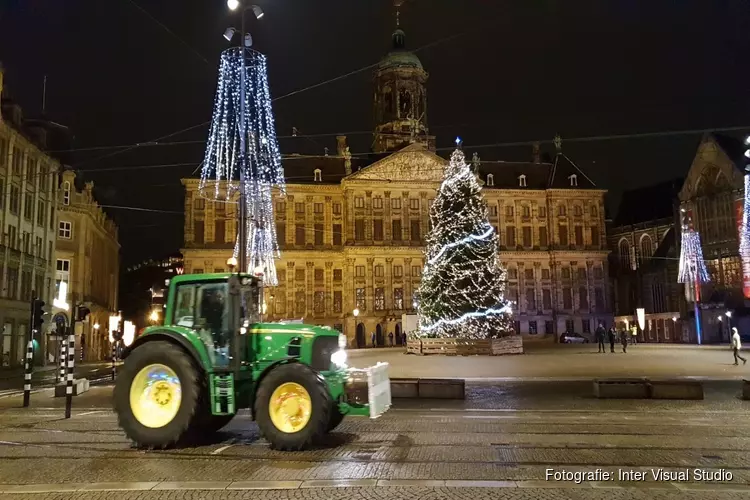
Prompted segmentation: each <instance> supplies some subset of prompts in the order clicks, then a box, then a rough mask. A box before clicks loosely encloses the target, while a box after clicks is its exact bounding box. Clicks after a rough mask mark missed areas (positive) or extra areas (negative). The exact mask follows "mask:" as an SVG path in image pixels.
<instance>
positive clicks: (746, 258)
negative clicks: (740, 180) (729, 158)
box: [740, 174, 750, 264]
mask: <svg viewBox="0 0 750 500" xmlns="http://www.w3.org/2000/svg"><path fill="white" fill-rule="evenodd" d="M748 214H750V174H745V200H744V203H743V206H742V227H741V228H740V257H742V262H743V264H744V263H745V262H750V227H749V226H750V218H749V217H748Z"/></svg>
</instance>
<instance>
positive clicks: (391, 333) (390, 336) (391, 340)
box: [388, 332, 393, 347]
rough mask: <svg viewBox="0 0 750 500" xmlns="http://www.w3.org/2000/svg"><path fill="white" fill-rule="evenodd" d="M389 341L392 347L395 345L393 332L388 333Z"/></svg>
mask: <svg viewBox="0 0 750 500" xmlns="http://www.w3.org/2000/svg"><path fill="white" fill-rule="evenodd" d="M388 342H390V343H391V347H393V332H390V333H389V334H388Z"/></svg>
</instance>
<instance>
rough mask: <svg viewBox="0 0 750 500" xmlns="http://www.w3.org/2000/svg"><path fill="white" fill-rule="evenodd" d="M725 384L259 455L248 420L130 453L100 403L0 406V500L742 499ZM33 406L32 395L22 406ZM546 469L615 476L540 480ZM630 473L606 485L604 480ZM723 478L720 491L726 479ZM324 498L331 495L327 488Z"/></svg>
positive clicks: (359, 429)
mask: <svg viewBox="0 0 750 500" xmlns="http://www.w3.org/2000/svg"><path fill="white" fill-rule="evenodd" d="M738 391H739V385H738V383H737V382H712V383H707V384H706V400H704V401H690V402H667V401H649V400H646V401H608V400H595V399H593V398H591V397H590V392H591V387H590V383H586V384H584V383H550V382H547V383H526V384H515V383H510V384H506V385H505V386H504V387H500V388H498V387H489V386H481V387H474V386H469V388H468V389H467V399H466V400H465V401H459V402H439V401H421V402H418V401H397V402H396V407H395V408H394V409H393V410H391V411H390V412H388V413H387V414H386V415H384V416H383V417H382V418H380V419H378V420H374V421H373V420H368V419H356V418H351V419H345V421H344V422H343V423H342V424H341V425H340V426H339V428H337V429H336V431H335V432H333V433H332V434H331V436H330V438H329V440H328V442H327V443H325V444H324V445H322V446H320V447H319V448H317V449H314V450H310V451H305V452H298V453H283V452H276V451H273V450H270V449H269V448H268V446H267V444H266V443H265V442H264V441H263V440H262V439H261V438H260V437H259V435H258V432H257V427H256V426H255V424H254V423H253V422H252V421H251V419H250V416H249V415H248V414H245V413H242V414H240V415H238V416H237V417H236V418H235V419H234V420H233V421H232V422H231V423H230V424H229V425H228V426H227V427H226V428H225V429H223V430H222V431H221V432H220V433H219V434H218V435H217V436H214V437H213V439H208V438H207V440H206V442H204V443H201V444H198V445H195V446H191V447H186V448H180V449H173V450H167V451H162V452H146V451H141V450H136V449H133V448H131V446H130V444H129V443H128V442H127V440H126V439H125V437H124V436H123V434H122V432H121V431H120V430H119V429H118V428H117V426H116V419H115V417H114V415H113V414H112V413H111V411H110V410H109V408H110V407H111V402H110V396H111V394H110V393H111V389H110V388H107V387H96V388H93V389H92V390H91V391H89V392H88V393H86V394H84V395H82V396H80V397H77V398H76V399H75V410H74V413H73V418H71V419H69V420H65V419H63V418H62V416H63V413H62V403H63V400H62V399H54V398H50V397H48V396H38V397H36V398H34V399H33V400H32V408H30V409H23V408H19V407H18V406H19V403H20V399H17V398H16V399H15V400H14V399H13V398H8V399H7V400H3V401H2V402H0V496H3V497H5V498H11V499H22V498H33V499H35V500H39V499H41V498H44V499H45V500H46V499H48V498H74V499H82V500H83V499H92V500H93V499H99V498H111V496H112V494H113V492H115V491H116V492H117V493H116V495H117V498H118V499H119V498H123V499H129V498H133V499H139V500H149V499H163V498H196V499H197V498H204V499H211V498H253V499H285V498H288V499H292V498H305V499H316V498H321V499H338V498H341V499H343V498H347V499H371V498H377V499H379V498H396V499H398V498H403V499H433V498H435V499H437V498H446V499H452V498H457V499H464V498H465V499H472V500H481V499H482V498H493V499H505V498H508V499H529V500H531V499H541V500H544V499H547V498H549V499H599V498H601V499H604V498H608V499H611V498H614V499H620V498H622V499H625V498H635V499H640V498H643V499H646V498H655V499H677V498H680V499H682V498H688V499H690V498H696V499H697V498H701V499H704V498H717V499H718V498H722V499H723V498H726V499H730V498H732V499H733V498H738V499H739V498H747V497H748V494H749V493H750V455H748V453H747V450H748V448H749V447H750V421H749V420H748V419H747V418H746V415H747V410H748V408H749V407H750V402H745V401H741V400H739V399H738V398H737V392H738ZM35 396H37V395H35ZM660 468H661V469H663V470H665V471H673V472H676V471H684V470H688V471H689V472H690V474H692V471H693V470H694V469H705V470H707V471H719V470H722V469H723V470H724V471H725V473H724V477H723V478H722V479H723V480H722V481H718V482H717V481H705V482H697V481H693V480H690V481H675V480H671V481H661V482H660V481H654V480H653V479H652V477H651V470H652V469H654V470H656V469H660ZM548 469H553V470H554V471H558V472H559V471H563V470H564V471H568V472H571V473H572V472H591V473H593V472H594V471H596V470H597V469H600V470H601V472H602V473H603V472H609V473H612V474H615V476H613V479H612V480H603V481H591V480H589V479H600V478H599V477H593V478H582V480H581V481H579V482H578V483H576V482H574V481H564V482H563V481H553V480H547V478H546V473H547V470H548ZM631 470H632V471H643V472H645V473H646V477H645V478H644V479H643V480H642V481H624V480H623V481H620V480H619V479H618V477H617V476H616V474H617V473H618V472H619V471H631ZM727 472H728V473H731V475H732V478H731V480H729V479H728V477H727V475H726V473H727ZM334 486H336V487H334Z"/></svg>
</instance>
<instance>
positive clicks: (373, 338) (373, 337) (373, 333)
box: [370, 332, 375, 347]
mask: <svg viewBox="0 0 750 500" xmlns="http://www.w3.org/2000/svg"><path fill="white" fill-rule="evenodd" d="M370 339H372V346H373V347H375V332H372V335H370Z"/></svg>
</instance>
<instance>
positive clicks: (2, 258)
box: [0, 68, 60, 367]
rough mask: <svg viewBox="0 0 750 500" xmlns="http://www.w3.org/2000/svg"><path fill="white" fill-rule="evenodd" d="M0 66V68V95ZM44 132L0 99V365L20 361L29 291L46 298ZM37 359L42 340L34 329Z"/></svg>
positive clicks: (49, 204)
mask: <svg viewBox="0 0 750 500" xmlns="http://www.w3.org/2000/svg"><path fill="white" fill-rule="evenodd" d="M2 97H6V96H3V71H2V68H0V98H2ZM43 149H44V134H43V132H42V131H41V130H39V129H37V128H35V127H29V126H28V123H27V122H25V121H24V120H23V117H22V113H21V108H20V107H19V106H18V105H16V104H14V103H12V102H11V101H10V100H9V99H7V98H5V99H3V100H2V113H0V228H2V230H0V328H2V330H0V367H6V366H20V365H22V364H23V359H24V357H25V349H26V343H27V341H28V339H29V333H30V332H29V317H30V313H31V307H30V301H31V299H32V292H34V293H35V294H36V295H37V296H38V297H39V298H41V299H42V300H44V301H45V302H48V303H49V302H51V301H52V293H53V291H54V289H53V287H52V278H53V276H54V274H53V273H54V266H53V263H54V247H55V237H56V234H57V232H56V231H57V222H56V221H57V214H56V209H55V199H56V195H57V175H58V171H59V169H60V165H59V163H58V162H57V161H56V160H55V159H53V158H51V157H50V156H48V155H46V154H45V153H44V152H43ZM36 339H37V340H38V341H39V346H40V348H39V350H38V351H37V352H36V357H37V359H40V360H41V359H44V357H45V347H46V342H44V339H43V336H42V335H37V337H36Z"/></svg>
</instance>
